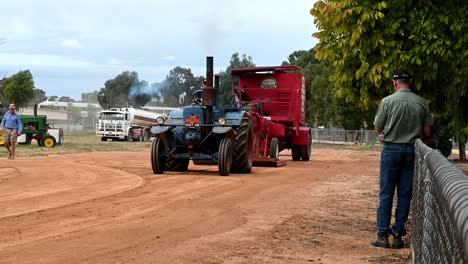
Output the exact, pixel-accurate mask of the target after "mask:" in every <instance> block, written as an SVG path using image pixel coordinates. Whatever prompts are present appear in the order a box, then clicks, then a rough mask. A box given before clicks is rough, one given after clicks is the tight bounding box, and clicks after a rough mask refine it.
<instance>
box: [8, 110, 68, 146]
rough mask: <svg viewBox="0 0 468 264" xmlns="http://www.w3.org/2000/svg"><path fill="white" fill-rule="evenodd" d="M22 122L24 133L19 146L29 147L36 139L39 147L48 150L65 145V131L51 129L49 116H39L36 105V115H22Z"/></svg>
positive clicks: (19, 140) (19, 139)
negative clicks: (48, 121) (25, 145)
mask: <svg viewBox="0 0 468 264" xmlns="http://www.w3.org/2000/svg"><path fill="white" fill-rule="evenodd" d="M21 122H22V123H23V132H22V135H21V136H20V137H18V143H19V144H27V145H29V144H31V142H32V139H35V140H36V141H37V144H38V145H39V146H41V147H47V148H52V147H55V145H57V144H58V145H61V144H63V130H62V129H61V128H49V125H48V124H47V116H46V115H38V114H37V105H34V115H21ZM2 139H3V138H2ZM2 143H3V140H2Z"/></svg>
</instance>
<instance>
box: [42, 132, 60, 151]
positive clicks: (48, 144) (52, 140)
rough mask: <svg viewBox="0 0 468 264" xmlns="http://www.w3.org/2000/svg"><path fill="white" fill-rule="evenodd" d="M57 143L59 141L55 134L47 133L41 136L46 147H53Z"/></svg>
mask: <svg viewBox="0 0 468 264" xmlns="http://www.w3.org/2000/svg"><path fill="white" fill-rule="evenodd" d="M56 144H57V141H56V140H55V138H54V137H53V136H50V135H47V136H45V137H42V138H41V145H42V146H43V147H46V148H53V147H55V145H56Z"/></svg>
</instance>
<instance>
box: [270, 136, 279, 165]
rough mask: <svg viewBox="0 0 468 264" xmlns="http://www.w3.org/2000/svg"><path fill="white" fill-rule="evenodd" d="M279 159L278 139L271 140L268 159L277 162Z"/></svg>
mask: <svg viewBox="0 0 468 264" xmlns="http://www.w3.org/2000/svg"><path fill="white" fill-rule="evenodd" d="M278 157H279V143H278V138H272V139H271V142H270V158H274V159H275V160H278Z"/></svg>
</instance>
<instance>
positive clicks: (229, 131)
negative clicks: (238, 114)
mask: <svg viewBox="0 0 468 264" xmlns="http://www.w3.org/2000/svg"><path fill="white" fill-rule="evenodd" d="M212 132H213V134H216V135H224V136H225V137H226V138H230V139H234V138H235V135H234V129H233V128H232V127H213V130H212Z"/></svg>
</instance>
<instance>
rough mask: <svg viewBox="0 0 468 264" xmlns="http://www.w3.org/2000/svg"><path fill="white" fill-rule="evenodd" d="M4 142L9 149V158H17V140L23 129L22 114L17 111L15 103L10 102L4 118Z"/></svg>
mask: <svg viewBox="0 0 468 264" xmlns="http://www.w3.org/2000/svg"><path fill="white" fill-rule="evenodd" d="M2 128H3V143H4V144H5V148H6V149H7V150H8V159H11V160H12V159H15V148H16V145H15V144H16V140H17V138H18V136H20V135H21V132H22V131H23V123H22V122H21V118H20V115H19V114H18V113H16V111H15V105H14V104H10V108H9V111H8V112H6V113H5V115H4V116H3V119H2Z"/></svg>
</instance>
